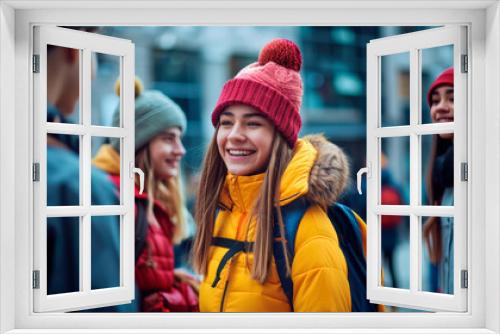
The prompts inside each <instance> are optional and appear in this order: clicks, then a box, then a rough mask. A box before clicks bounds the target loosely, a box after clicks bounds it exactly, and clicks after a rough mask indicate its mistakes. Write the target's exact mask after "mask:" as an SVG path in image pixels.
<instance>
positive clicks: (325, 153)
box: [304, 135, 350, 206]
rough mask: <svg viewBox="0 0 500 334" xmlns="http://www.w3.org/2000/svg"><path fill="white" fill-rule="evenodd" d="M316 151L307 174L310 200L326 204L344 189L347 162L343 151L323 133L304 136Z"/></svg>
mask: <svg viewBox="0 0 500 334" xmlns="http://www.w3.org/2000/svg"><path fill="white" fill-rule="evenodd" d="M304 140H307V141H309V142H310V143H311V144H312V145H313V146H314V148H315V149H316V150H317V151H318V155H317V157H316V160H315V161H314V165H313V167H312V168H311V173H310V175H309V192H308V193H307V195H306V196H307V199H308V200H309V201H310V202H313V203H317V204H320V205H321V206H328V205H331V204H333V202H335V201H336V200H337V199H338V198H339V196H340V195H341V194H342V192H343V191H344V190H345V188H346V186H347V183H348V180H349V172H350V171H349V162H348V160H347V156H346V155H345V154H344V151H342V149H341V148H340V147H338V146H337V145H335V144H333V143H332V142H329V141H328V140H327V139H326V138H325V137H324V136H323V135H311V136H307V137H304Z"/></svg>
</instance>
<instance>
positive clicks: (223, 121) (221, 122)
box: [220, 120, 231, 126]
mask: <svg viewBox="0 0 500 334" xmlns="http://www.w3.org/2000/svg"><path fill="white" fill-rule="evenodd" d="M220 125H221V126H229V125H231V121H227V120H222V121H220Z"/></svg>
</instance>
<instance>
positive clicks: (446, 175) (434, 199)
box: [421, 133, 454, 206]
mask: <svg viewBox="0 0 500 334" xmlns="http://www.w3.org/2000/svg"><path fill="white" fill-rule="evenodd" d="M421 145H422V146H421V147H422V149H421V152H422V199H421V200H422V205H446V206H452V205H453V180H454V172H453V134H452V133H442V134H438V135H426V136H421Z"/></svg>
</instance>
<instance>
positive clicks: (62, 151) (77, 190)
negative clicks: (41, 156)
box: [46, 134, 81, 206]
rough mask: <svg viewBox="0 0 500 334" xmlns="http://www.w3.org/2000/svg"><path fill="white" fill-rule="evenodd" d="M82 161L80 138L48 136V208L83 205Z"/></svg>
mask: <svg viewBox="0 0 500 334" xmlns="http://www.w3.org/2000/svg"><path fill="white" fill-rule="evenodd" d="M70 147H71V148H70ZM68 150H71V152H68ZM80 160H81V158H80V136H76V135H66V134H48V135H47V165H46V166H47V169H46V170H47V206H75V205H80V204H81V202H80V201H81V198H80V197H81V186H80V184H81V171H80ZM67 180H71V182H66V181H67Z"/></svg>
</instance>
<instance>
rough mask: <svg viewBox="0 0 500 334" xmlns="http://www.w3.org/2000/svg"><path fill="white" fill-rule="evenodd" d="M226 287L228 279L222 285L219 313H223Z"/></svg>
mask: <svg viewBox="0 0 500 334" xmlns="http://www.w3.org/2000/svg"><path fill="white" fill-rule="evenodd" d="M228 286H229V279H228V280H227V281H226V283H224V292H223V293H222V299H221V302H220V309H219V312H224V301H225V299H226V292H227V287H228Z"/></svg>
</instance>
